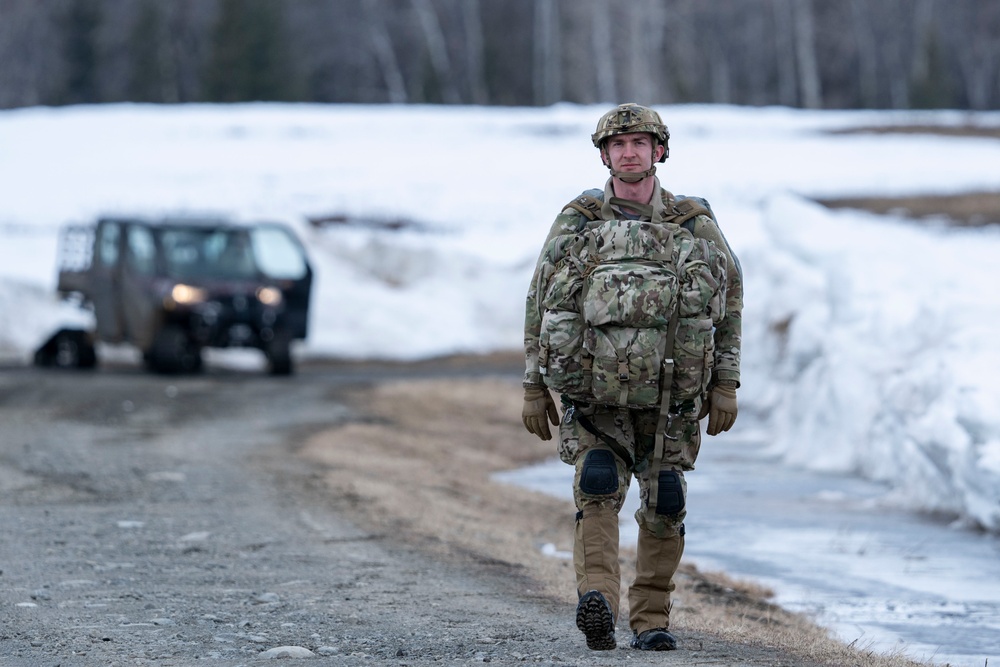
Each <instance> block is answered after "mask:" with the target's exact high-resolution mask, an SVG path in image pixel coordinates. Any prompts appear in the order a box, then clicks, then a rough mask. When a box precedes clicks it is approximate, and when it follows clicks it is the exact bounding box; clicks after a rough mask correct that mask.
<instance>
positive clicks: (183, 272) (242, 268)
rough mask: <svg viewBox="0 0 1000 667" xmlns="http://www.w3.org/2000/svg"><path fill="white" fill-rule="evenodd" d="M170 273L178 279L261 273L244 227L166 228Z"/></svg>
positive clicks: (245, 276)
mask: <svg viewBox="0 0 1000 667" xmlns="http://www.w3.org/2000/svg"><path fill="white" fill-rule="evenodd" d="M160 247H161V249H162V251H163V259H164V265H165V268H166V272H167V275H168V276H170V277H171V278H174V279H175V280H197V279H199V278H218V279H223V280H249V279H253V278H256V277H257V275H258V269H257V263H256V261H255V260H254V253H253V247H252V245H251V243H250V236H249V234H248V233H247V231H246V230H243V229H196V228H189V229H179V228H174V229H163V230H161V232H160Z"/></svg>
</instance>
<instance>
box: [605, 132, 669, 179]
mask: <svg viewBox="0 0 1000 667" xmlns="http://www.w3.org/2000/svg"><path fill="white" fill-rule="evenodd" d="M662 154H663V146H660V145H659V144H657V143H656V142H655V141H654V140H653V135H651V134H648V133H646V132H633V133H630V134H617V135H615V136H613V137H611V138H610V139H608V140H607V142H605V144H604V161H605V163H606V164H608V166H610V167H611V168H612V169H614V170H615V171H625V172H641V171H646V170H647V169H649V168H650V167H652V166H653V162H654V161H656V160H658V159H659V158H660V155H662Z"/></svg>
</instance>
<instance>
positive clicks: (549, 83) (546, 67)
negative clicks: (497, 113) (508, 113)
mask: <svg viewBox="0 0 1000 667" xmlns="http://www.w3.org/2000/svg"><path fill="white" fill-rule="evenodd" d="M534 18H535V21H534V23H535V30H534V39H533V40H532V45H533V47H532V54H533V56H534V63H533V65H534V66H533V67H532V72H533V77H532V83H533V88H534V102H535V104H539V105H547V104H552V103H553V102H556V101H558V100H559V98H560V97H561V96H562V90H561V86H560V79H559V70H560V68H561V65H562V63H561V62H560V59H559V53H560V49H559V17H558V8H557V6H556V3H555V0H535V17H534Z"/></svg>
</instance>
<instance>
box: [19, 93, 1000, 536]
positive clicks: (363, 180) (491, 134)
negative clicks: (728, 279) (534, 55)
mask: <svg viewBox="0 0 1000 667" xmlns="http://www.w3.org/2000/svg"><path fill="white" fill-rule="evenodd" d="M603 111H605V109H604V108H603V107H579V106H570V105H559V106H555V107H551V108H546V109H509V108H506V109H498V108H469V107H441V108H438V107H394V106H321V105H273V104H251V105H237V106H209V105H190V106H173V107H157V106H144V105H114V106H105V107H70V108H58V109H47V108H40V109H23V110H11V111H3V112H0V184H2V185H0V188H2V197H0V239H2V243H0V357H2V358H3V359H5V360H7V361H22V360H23V361H26V360H27V359H28V358H30V354H31V351H32V350H33V347H34V346H35V345H37V344H38V342H40V341H41V340H42V339H43V338H44V337H45V336H46V335H47V333H48V332H50V331H51V330H52V329H53V327H54V326H55V325H56V324H57V323H58V322H59V321H60V320H61V319H62V318H65V317H77V315H76V314H73V313H67V312H66V311H65V310H64V309H60V308H58V307H57V306H56V305H55V304H54V303H53V302H52V301H51V300H50V295H51V293H52V290H53V286H54V281H55V264H54V262H55V244H56V235H57V229H58V227H59V226H60V225H62V224H64V223H69V222H77V223H79V222H87V221H91V220H93V219H94V218H95V216H98V215H100V214H106V213H121V214H128V213H137V214H143V215H156V214H160V213H167V212H188V213H190V212H200V213H205V212H208V213H217V214H224V215H231V216H235V217H238V218H247V219H250V218H252V219H257V218H267V219H277V220H283V221H286V222H288V223H289V224H290V225H292V226H293V227H294V228H295V229H296V230H297V231H298V233H299V234H300V235H301V237H302V239H303V241H304V242H305V243H306V245H307V247H308V248H309V251H310V254H311V257H312V260H313V262H314V264H315V266H316V270H317V280H318V284H317V288H316V291H315V298H314V311H313V319H312V328H311V332H312V333H311V337H310V339H309V340H308V341H307V343H306V344H305V346H304V347H303V348H302V349H301V350H300V352H301V353H302V354H303V355H306V356H337V357H353V358H362V357H388V358H396V359H415V358H422V357H428V356H433V355H440V354H447V353H451V352H478V351H488V350H495V349H516V348H518V347H519V345H520V340H521V324H522V303H523V295H524V291H525V287H526V285H527V282H528V278H529V276H530V272H531V268H532V265H533V263H534V261H535V258H536V255H537V252H538V246H539V244H540V242H541V240H542V238H543V237H544V234H545V232H546V230H547V228H548V225H549V223H550V221H551V219H552V217H553V216H554V215H555V214H556V213H557V212H558V211H559V209H560V208H561V207H562V205H563V204H564V203H565V202H567V201H569V200H570V199H571V198H573V197H574V196H575V195H577V194H578V193H579V192H580V191H582V190H583V189H585V188H589V187H599V186H601V185H602V184H603V182H604V180H605V178H606V173H607V172H606V170H605V169H604V168H603V166H602V165H601V164H600V162H599V160H598V156H597V152H596V150H595V149H594V148H593V146H592V145H591V144H590V139H589V135H590V132H592V131H593V126H594V125H595V123H596V119H597V118H598V117H599V115H600V114H601V113H603ZM660 111H661V112H662V114H663V115H664V118H665V120H666V122H667V124H668V125H669V126H670V130H671V134H672V140H671V158H670V159H669V160H668V161H667V163H666V164H665V165H661V166H660V167H659V176H660V178H661V180H662V182H663V183H664V185H665V186H666V187H668V188H669V189H671V190H673V191H675V192H678V193H685V194H698V195H702V196H705V197H707V198H709V199H710V201H711V202H712V204H713V207H714V209H715V211H716V212H717V214H718V216H719V218H720V220H721V222H722V225H723V227H724V229H725V231H726V233H727V235H728V237H729V240H730V242H731V244H732V245H733V246H734V248H735V249H736V251H737V252H738V254H739V256H740V259H741V261H742V264H743V269H744V272H745V274H746V310H745V313H744V321H745V332H744V333H745V340H744V380H743V388H742V390H741V392H740V398H741V406H742V409H743V410H744V411H745V412H753V413H757V414H758V415H759V416H761V417H763V419H764V422H763V423H765V424H766V425H767V429H768V438H767V439H766V440H767V442H769V444H768V447H769V448H771V450H773V453H778V454H780V455H781V457H782V458H784V459H785V460H786V461H787V462H789V463H792V464H796V465H802V466H807V467H810V468H813V469H819V470H825V471H839V472H850V473H858V474H861V475H863V476H866V477H869V478H871V479H875V480H880V481H884V482H886V483H888V484H889V485H890V486H891V487H892V489H893V497H894V499H895V501H896V502H898V503H899V504H901V505H903V506H905V507H909V508H913V509H918V510H926V511H934V512H941V513H944V514H946V515H948V516H953V517H955V518H957V519H959V520H960V521H962V522H965V523H966V524H969V525H979V526H984V527H986V528H988V529H990V530H992V531H1000V410H998V409H997V406H1000V373H998V372H997V371H998V370H1000V346H997V345H996V344H995V342H994V339H995V330H996V328H997V325H998V323H1000V292H998V291H997V289H996V287H995V285H996V282H995V281H996V280H997V278H998V277H1000V269H998V268H997V265H996V260H995V258H996V257H997V256H998V252H1000V230H998V229H997V228H995V227H993V228H986V229H962V230H959V229H953V228H952V229H946V228H944V227H941V226H933V227H928V226H926V225H915V224H912V223H911V221H907V220H905V219H899V218H892V217H889V218H877V217H875V216H873V215H869V214H864V213H859V212H853V211H843V210H842V211H838V212H832V211H829V210H826V209H825V208H823V207H821V206H818V205H816V204H814V203H812V202H811V201H810V199H809V198H810V197H815V196H825V197H831V196H839V195H865V194H867V195H897V194H923V193H955V192H962V191H967V190H972V189H979V190H983V189H986V190H996V189H998V188H1000V166H998V165H1000V141H997V140H995V139H975V138H954V137H953V138H948V137H942V136H932V135H892V134H886V135H865V134H861V135H858V134H853V135H836V134H830V133H827V132H826V131H827V130H832V129H842V128H849V127H854V126H865V125H878V124H895V123H906V122H920V123H931V124H960V123H979V124H986V125H991V126H996V125H1000V114H997V113H991V114H968V113H958V112H925V113H919V114H917V113H909V114H907V113H895V112H893V113H889V112H806V111H797V110H790V109H783V108H753V109H751V108H736V107H725V106H722V107H713V106H681V107H669V108H661V109H660ZM329 214H352V215H356V216H359V217H365V218H372V217H375V218H386V219H400V218H402V219H406V220H412V221H413V222H414V223H415V224H414V225H413V226H412V227H410V228H408V229H404V230H403V231H388V230H385V229H378V228H375V227H364V226H353V227H342V226H339V227H326V228H316V227H313V226H311V225H309V224H308V223H307V221H306V219H307V218H308V217H318V216H323V215H329Z"/></svg>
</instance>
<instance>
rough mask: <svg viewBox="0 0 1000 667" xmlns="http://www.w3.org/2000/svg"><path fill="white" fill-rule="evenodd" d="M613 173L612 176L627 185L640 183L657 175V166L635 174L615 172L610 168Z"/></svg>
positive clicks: (632, 172) (631, 172)
mask: <svg viewBox="0 0 1000 667" xmlns="http://www.w3.org/2000/svg"><path fill="white" fill-rule="evenodd" d="M608 169H609V170H610V171H611V175H612V176H614V177H615V178H617V179H618V180H620V181H625V182H626V183H638V182H639V181H641V180H642V179H644V178H649V177H650V176H652V175H653V174H655V173H656V165H655V164H654V165H653V166H652V167H650V168H649V169H647V170H646V171H640V172H634V171H615V170H614V169H611V168H610V167H608Z"/></svg>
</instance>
